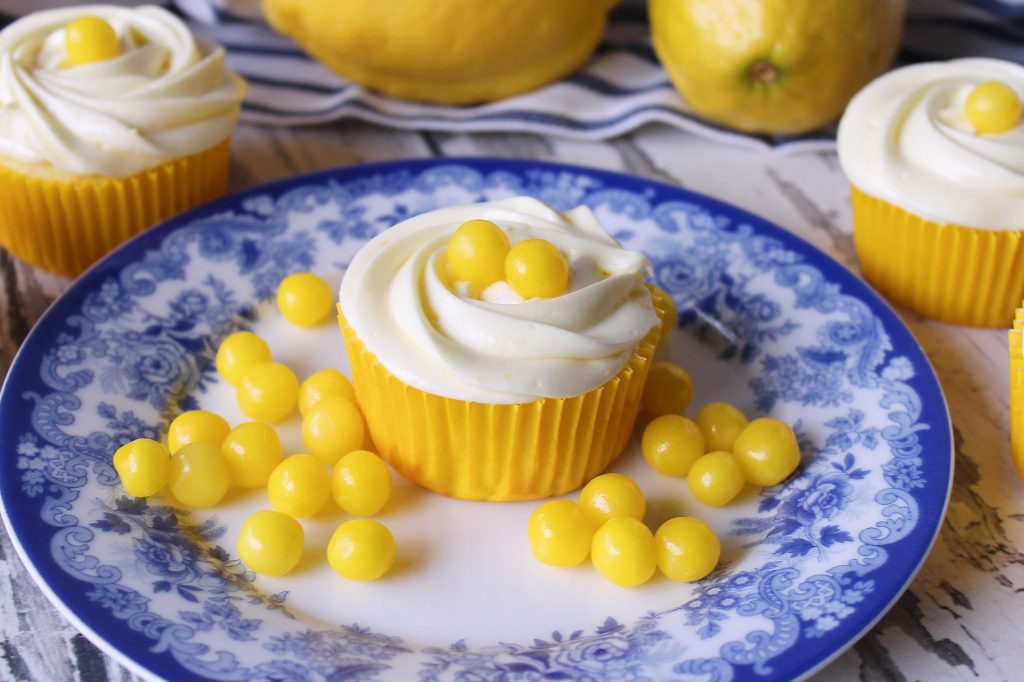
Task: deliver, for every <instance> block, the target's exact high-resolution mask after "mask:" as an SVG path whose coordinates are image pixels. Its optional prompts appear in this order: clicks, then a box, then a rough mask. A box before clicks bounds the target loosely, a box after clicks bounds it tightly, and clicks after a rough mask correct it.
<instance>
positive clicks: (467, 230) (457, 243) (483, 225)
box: [446, 220, 510, 290]
mask: <svg viewBox="0 0 1024 682" xmlns="http://www.w3.org/2000/svg"><path fill="white" fill-rule="evenodd" d="M509 248H510V247H509V243H508V236H507V235H506V234H505V231H504V230H502V229H501V228H500V227H498V226H497V225H495V224H494V223H492V222H491V221H490V220H469V221H466V222H464V223H462V225H460V226H459V229H457V230H455V234H454V235H452V238H451V241H449V242H448V252H447V254H446V255H447V256H448V264H449V265H450V266H451V268H452V274H453V275H454V276H455V279H456V280H458V281H461V282H469V284H470V286H472V287H475V288H477V289H480V290H483V289H486V288H487V287H489V286H490V285H492V284H494V283H495V282H497V281H499V280H500V279H502V277H504V276H505V257H506V256H507V255H508V251H509Z"/></svg>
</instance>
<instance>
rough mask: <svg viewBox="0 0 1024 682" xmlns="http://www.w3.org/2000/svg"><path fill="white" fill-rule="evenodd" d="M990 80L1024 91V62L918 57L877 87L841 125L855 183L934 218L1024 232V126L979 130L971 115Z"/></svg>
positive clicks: (844, 157)
mask: <svg viewBox="0 0 1024 682" xmlns="http://www.w3.org/2000/svg"><path fill="white" fill-rule="evenodd" d="M989 80H999V81H1002V82H1004V83H1006V84H1007V85H1009V86H1010V87H1011V88H1013V89H1014V90H1016V91H1017V94H1018V96H1021V97H1024V67H1021V66H1019V65H1017V64H1013V63H1011V62H1005V61H1001V60H998V59H957V60H953V61H949V62H936V63H927V64H915V65H912V66H906V67H903V68H901V69H896V70H895V71H891V72H890V73H888V74H886V75H884V76H882V77H881V78H879V79H877V80H875V81H874V82H872V83H871V84H869V85H868V86H867V87H865V88H864V89H863V90H861V91H860V92H859V93H858V94H857V96H856V97H854V98H853V100H852V101H851V102H850V105H849V106H848V107H847V109H846V113H845V114H843V119H842V121H841V122H840V124H839V139H838V142H839V162H840V163H841V164H842V167H843V171H844V172H845V173H846V176H847V177H848V178H849V180H850V182H852V183H853V184H854V185H855V186H856V187H857V188H859V189H860V190H861V191H862V192H865V193H867V194H870V195H872V196H875V197H877V198H879V199H883V200H884V201H887V202H889V203H891V204H895V205H897V206H899V207H901V208H904V209H906V210H907V211H910V212H911V213H915V214H917V215H920V216H922V217H924V218H927V219H929V220H932V221H935V222H939V223H957V224H961V225H967V226H969V227H976V228H983V229H1006V230H1016V229H1024V123H1018V124H1017V125H1016V126H1015V127H1014V128H1012V129H1010V130H1008V131H1006V132H1005V133H1001V134H999V135H977V134H975V133H974V127H973V126H972V125H971V124H970V123H969V122H968V121H967V119H966V117H965V115H964V102H965V101H966V99H967V96H968V94H970V92H971V90H972V89H973V88H974V86H976V85H978V84H979V83H983V82H985V81H989Z"/></svg>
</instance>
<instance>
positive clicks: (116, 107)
mask: <svg viewBox="0 0 1024 682" xmlns="http://www.w3.org/2000/svg"><path fill="white" fill-rule="evenodd" d="M86 15H91V16H97V17H100V18H102V19H104V20H106V21H107V22H108V23H109V24H110V25H111V26H112V27H113V28H114V31H115V32H116V33H117V36H118V38H119V40H120V42H121V54H120V55H119V56H117V57H114V58H113V59H107V60H104V61H98V62H93V63H90V64H83V65H81V66H74V67H67V68H62V65H63V64H64V63H65V61H66V52H65V49H64V27H65V26H66V25H67V24H68V23H70V22H71V21H74V20H75V19H77V18H79V17H82V16H86ZM244 96H245V82H244V81H243V80H242V79H241V78H239V77H238V76H236V75H235V74H233V73H231V72H230V71H228V70H227V69H226V68H225V66H224V50H223V49H221V48H219V47H216V46H212V45H208V44H202V43H199V42H197V41H196V40H195V38H193V36H192V34H191V33H190V32H189V30H188V28H187V27H186V26H185V24H184V23H182V22H181V20H179V19H178V18H177V17H175V16H174V15H172V14H171V13H170V12H168V11H166V10H164V9H161V8H159V7H152V6H147V7H140V8H137V9H129V8H124V7H117V6H112V5H87V6H80V7H72V8H67V9H57V10H49V11H45V12H36V13H34V14H29V15H27V16H25V17H24V18H22V19H19V20H18V21H15V22H14V23H13V24H11V25H9V26H8V27H7V28H5V29H4V30H3V31H2V32H0V158H4V157H6V158H9V159H13V160H15V161H23V162H27V163H48V164H50V165H52V166H53V167H55V168H59V169H61V170H64V171H66V172H68V173H72V174H75V175H92V174H99V175H105V176H108V177H125V176H129V175H133V174H135V173H139V172H141V171H144V170H148V169H150V168H154V167H156V166H159V165H161V164H163V163H166V162H168V161H171V160H174V159H178V158H182V157H185V156H189V155H191V154H196V153H199V152H201V151H204V150H206V149H209V148H210V147H213V146H215V145H216V144H218V143H220V142H222V141H223V140H224V139H225V138H227V137H228V135H229V134H230V133H231V130H232V128H233V127H234V125H235V123H236V121H237V120H238V112H239V106H240V103H241V101H242V98H243V97H244Z"/></svg>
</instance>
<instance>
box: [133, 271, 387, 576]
mask: <svg viewBox="0 0 1024 682" xmlns="http://www.w3.org/2000/svg"><path fill="white" fill-rule="evenodd" d="M277 300H278V307H279V309H280V311H281V313H282V314H283V315H284V316H285V318H286V319H288V320H289V321H291V322H293V323H295V324H298V325H301V326H307V327H308V326H314V325H316V324H319V323H320V322H321V321H323V320H324V319H325V318H326V317H327V315H328V313H329V312H330V310H331V308H332V307H333V298H332V295H331V292H330V288H329V287H328V285H327V284H326V282H324V281H323V280H322V279H320V278H319V277H317V276H316V275H312V274H309V273H300V274H296V275H290V276H288V277H286V278H285V279H284V280H283V281H282V283H281V285H280V287H279V288H278V294H277ZM216 366H217V370H218V372H219V373H220V374H221V376H223V377H224V379H225V380H226V381H227V382H228V383H229V384H231V385H233V386H235V387H236V389H237V398H238V405H239V407H240V408H241V410H242V412H243V413H244V414H245V415H246V416H248V417H249V418H250V419H253V420H254V421H251V422H246V423H244V424H241V425H239V426H237V427H235V428H234V429H231V427H230V426H229V424H228V423H227V421H225V420H224V419H223V418H222V417H220V416H219V415H216V414H214V413H212V412H208V411H205V410H192V411H189V412H185V413H183V414H180V415H178V417H176V418H175V419H174V420H173V421H172V422H171V424H170V426H169V428H168V431H167V446H164V445H163V444H162V443H160V442H158V441H154V440H149V439H144V438H143V439H139V440H136V441H132V442H131V443H128V444H127V445H125V446H123V447H121V448H120V449H118V451H117V452H116V453H115V454H114V467H115V469H116V470H117V472H118V475H119V476H120V477H121V482H122V484H123V485H124V487H125V489H126V490H127V491H128V493H129V494H132V495H135V496H137V497H148V496H149V495H153V494H156V493H158V492H160V491H161V490H162V489H163V488H164V487H165V486H167V487H168V489H169V490H170V492H171V494H172V495H173V496H174V497H175V499H177V500H178V501H179V502H181V503H182V504H184V505H186V506H189V507H198V508H205V507H212V506H214V505H216V504H218V503H219V502H220V501H221V500H222V499H223V498H224V496H225V495H226V494H227V492H228V489H229V488H230V487H231V485H232V484H234V485H236V486H238V487H240V488H250V489H251V488H259V487H263V486H266V488H267V497H268V498H269V501H270V504H271V506H272V507H273V508H274V509H273V510H270V509H267V510H263V511H259V512H256V513H255V514H253V515H252V516H250V517H249V518H248V519H247V520H246V521H245V523H244V524H243V526H242V529H241V531H240V533H239V536H238V552H239V557H240V558H241V559H242V561H243V562H244V563H245V564H246V566H248V567H249V568H250V569H252V570H253V571H256V572H257V573H263V574H266V575H274V576H278V575H284V574H286V573H288V572H289V571H291V570H292V569H293V568H294V567H295V566H296V565H297V564H298V562H299V560H300V559H301V557H302V552H303V549H304V544H305V532H304V530H303V528H302V525H301V524H300V523H299V522H298V521H297V520H296V519H299V518H306V517H311V516H314V515H315V514H317V513H319V512H320V511H321V510H322V509H323V508H324V506H325V505H326V504H327V502H328V500H329V499H331V498H333V499H334V501H335V503H336V504H337V505H338V506H339V507H340V508H341V509H342V510H343V511H345V512H346V513H348V514H351V515H353V516H373V515H375V514H377V513H378V512H380V510H381V509H383V507H384V506H385V504H387V501H388V499H389V497H390V495H391V473H390V471H389V470H388V468H387V466H386V465H385V464H384V462H383V461H381V459H380V458H379V457H378V456H377V455H375V454H374V453H373V452H370V451H368V450H366V449H363V443H364V439H365V427H364V423H363V417H362V414H361V413H360V412H359V408H358V407H356V404H355V392H354V391H353V389H352V384H351V383H350V382H349V380H348V379H347V378H346V377H345V375H344V374H342V373H341V372H339V371H338V370H336V369H323V370H320V371H318V372H316V373H315V374H313V375H312V376H310V377H309V378H308V379H306V380H305V381H304V382H302V384H301V385H299V383H298V380H297V379H296V377H295V374H294V372H292V370H291V369H290V368H288V367H286V366H285V365H283V364H279V363H275V362H273V361H272V355H271V352H270V348H269V347H268V346H267V344H266V342H265V341H263V339H261V338H260V337H259V336H257V335H255V334H253V333H251V332H238V333H235V334H232V335H231V336H229V337H228V338H227V339H225V340H224V342H223V343H222V344H221V346H220V348H219V349H218V351H217V357H216ZM296 405H298V407H299V412H300V413H301V415H302V417H303V420H302V437H303V442H304V443H305V446H306V448H307V450H308V451H309V453H311V454H304V453H303V454H295V455H291V456H289V457H287V458H283V450H282V446H281V440H280V438H279V437H278V435H277V432H276V431H275V430H274V429H273V428H272V427H270V426H268V425H267V423H266V422H276V421H280V420H282V419H285V418H287V417H288V416H289V415H290V414H291V413H292V412H293V411H294V409H295V407H296ZM328 467H330V473H328ZM327 559H328V561H329V563H330V564H331V567H332V568H333V569H334V570H335V571H336V572H337V573H338V574H339V575H341V576H343V577H345V578H349V579H352V580H375V579H377V578H379V577H381V576H383V575H384V574H386V573H387V572H388V571H389V570H390V569H391V567H392V565H393V564H394V560H395V540H394V537H393V536H392V534H391V531H389V530H388V528H387V527H386V526H384V525H383V524H381V523H379V522H377V521H373V520H369V519H357V520H352V521H347V522H345V523H342V524H341V525H340V526H338V528H337V529H336V530H335V532H334V534H333V536H332V537H331V539H330V542H329V543H328V546H327Z"/></svg>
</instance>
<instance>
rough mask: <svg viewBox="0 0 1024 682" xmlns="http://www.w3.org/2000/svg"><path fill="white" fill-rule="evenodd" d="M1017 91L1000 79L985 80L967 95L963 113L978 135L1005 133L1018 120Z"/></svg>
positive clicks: (1019, 107) (1019, 110)
mask: <svg viewBox="0 0 1024 682" xmlns="http://www.w3.org/2000/svg"><path fill="white" fill-rule="evenodd" d="M1020 114H1021V101H1020V96H1019V95H1018V94H1017V91H1016V90H1014V89H1013V88H1011V87H1010V86H1009V85H1007V84H1006V83H1003V82H1002V81H985V82H984V83H982V84H980V85H978V86H977V87H975V88H974V89H973V90H971V94H969V95H968V96H967V101H966V102H965V103H964V115H965V116H967V120H968V122H970V124H971V125H972V126H974V131H975V132H976V133H978V134H979V135H998V134H999V133H1005V132H1006V131H1007V130H1009V129H1010V128H1012V127H1014V126H1015V125H1017V123H1018V122H1019V121H1020Z"/></svg>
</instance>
